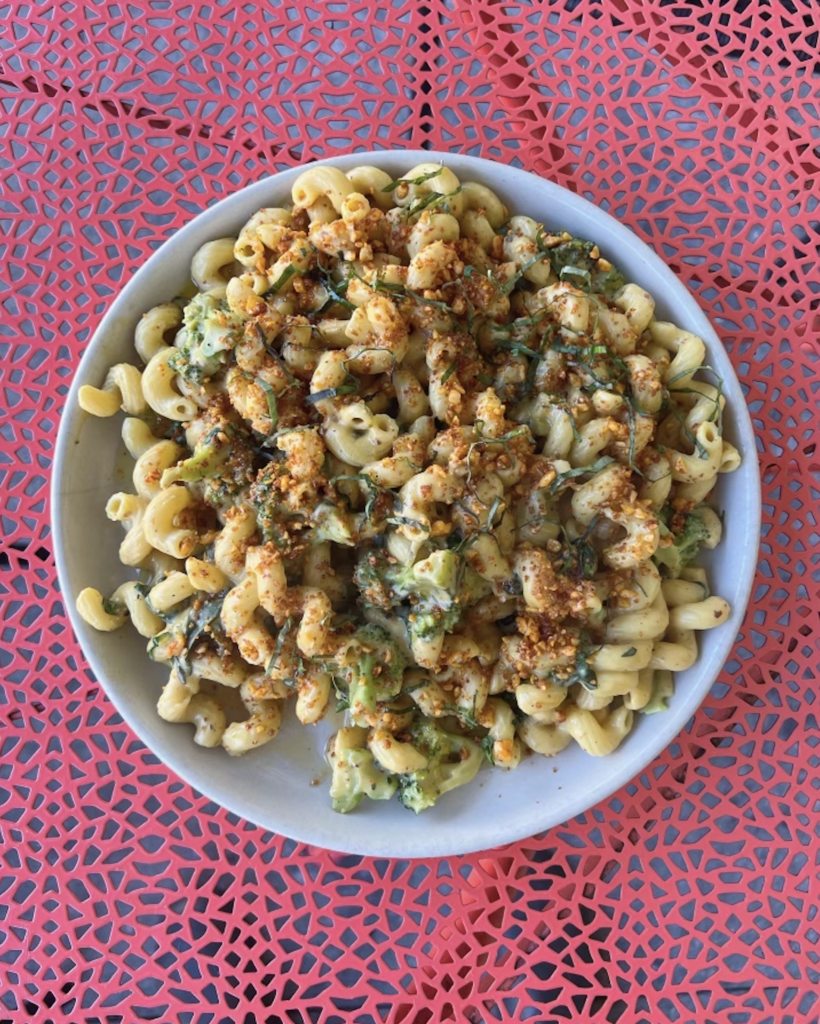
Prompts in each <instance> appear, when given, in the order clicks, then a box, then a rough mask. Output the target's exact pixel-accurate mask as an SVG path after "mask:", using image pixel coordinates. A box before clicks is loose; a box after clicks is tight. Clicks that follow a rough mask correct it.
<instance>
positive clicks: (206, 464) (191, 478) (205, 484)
mask: <svg viewBox="0 0 820 1024" xmlns="http://www.w3.org/2000/svg"><path fill="white" fill-rule="evenodd" d="M253 478H254V474H253V448H252V447H251V445H250V444H249V442H248V440H247V439H246V438H245V437H244V436H243V434H242V433H241V431H239V430H238V429H237V428H236V427H235V425H234V424H233V423H230V422H229V421H227V420H225V421H220V422H218V423H217V424H216V425H215V426H213V427H211V429H210V430H208V432H207V433H206V434H205V435H204V436H203V437H202V438H201V439H200V440H199V441H198V442H197V444H196V447H195V448H194V453H193V455H191V457H190V458H188V459H185V461H184V462H180V463H179V465H177V466H174V467H173V468H172V469H170V470H168V471H166V474H164V475H163V483H164V484H167V482H170V481H171V480H184V481H185V482H186V483H193V482H201V483H202V498H203V500H204V501H205V502H206V503H207V504H208V505H210V506H211V507H212V508H222V507H223V506H225V505H228V504H235V502H236V498H237V497H238V496H239V495H240V494H241V493H242V492H243V491H245V490H247V488H248V486H249V485H250V484H251V483H252V482H253Z"/></svg>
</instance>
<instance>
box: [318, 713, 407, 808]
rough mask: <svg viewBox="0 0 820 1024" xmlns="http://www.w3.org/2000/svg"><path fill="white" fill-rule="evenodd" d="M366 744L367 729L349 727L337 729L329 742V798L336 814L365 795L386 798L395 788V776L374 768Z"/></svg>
mask: <svg viewBox="0 0 820 1024" xmlns="http://www.w3.org/2000/svg"><path fill="white" fill-rule="evenodd" d="M366 744H367V730H366V729H360V728H357V727H352V728H348V729H339V731H338V732H337V733H336V734H335V736H333V738H332V739H331V741H330V744H329V745H328V750H327V760H328V763H329V764H330V767H331V770H332V772H333V778H332V781H331V784H330V799H331V800H332V801H333V810H334V811H337V812H338V813H339V814H347V813H349V812H350V811H352V810H354V809H355V808H356V807H357V806H358V805H359V804H360V803H361V802H362V800H363V799H364V798H365V797H366V796H367V797H369V798H370V799H371V800H389V799H390V797H392V796H393V794H394V793H395V792H396V787H397V782H396V779H395V777H394V776H392V775H385V774H384V772H382V771H380V769H379V768H377V766H376V762H375V760H374V758H373V755H372V754H371V753H370V751H369V750H368V749H367V745H366Z"/></svg>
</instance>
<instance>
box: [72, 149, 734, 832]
mask: <svg viewBox="0 0 820 1024" xmlns="http://www.w3.org/2000/svg"><path fill="white" fill-rule="evenodd" d="M610 255H614V254H611V253H609V254H606V256H605V255H604V254H602V253H601V252H599V250H598V247H597V246H596V245H595V244H594V243H593V242H589V241H585V240H583V239H580V238H576V237H573V236H572V235H570V234H569V233H568V232H566V231H562V230H559V229H556V228H555V227H552V226H549V227H548V226H545V225H543V224H540V223H537V222H536V221H535V220H533V219H532V218H530V217H528V216H526V215H525V214H516V215H514V216H511V215H510V211H509V210H508V209H507V207H506V206H505V204H504V202H503V201H502V199H501V198H500V197H499V196H497V195H495V193H494V192H492V191H491V190H490V189H488V188H487V187H486V186H484V185H482V184H481V183H479V182H461V181H459V180H458V179H457V178H456V176H455V175H454V174H453V172H452V171H450V170H448V169H447V168H446V167H443V166H441V165H438V164H432V163H430V164H421V165H419V166H417V167H413V168H411V169H410V170H408V172H407V173H406V174H405V175H404V176H403V177H402V178H400V179H398V180H395V181H391V180H390V177H389V175H387V174H386V173H385V172H383V171H381V170H380V169H378V168H376V167H369V166H366V167H365V166H363V167H357V168H355V169H354V170H352V171H350V172H349V173H347V174H345V173H343V172H342V171H340V170H338V169H336V168H334V167H331V166H321V167H313V168H308V169H307V170H305V171H304V173H302V174H301V175H300V176H299V177H298V179H297V180H296V183H295V184H294V186H293V190H292V195H291V201H290V202H289V203H287V204H285V205H283V206H280V207H271V208H267V209H263V210H260V211H259V212H258V213H256V214H255V215H254V216H253V217H251V219H250V220H249V221H248V222H247V223H246V224H245V225H244V227H243V228H242V229H241V230H240V232H239V233H238V236H237V237H226V238H219V239H215V240H213V241H210V242H208V243H207V244H206V245H203V246H202V247H201V248H200V249H199V250H198V251H197V252H196V253H195V254H194V256H193V259H192V262H191V279H192V282H193V285H194V288H195V292H191V293H189V295H188V296H187V297H181V298H177V299H175V300H173V301H171V302H162V303H160V304H158V305H157V306H156V307H154V308H153V309H151V310H149V311H148V312H147V313H146V314H145V316H144V317H143V318H142V320H141V322H140V323H139V325H138V327H137V330H136V336H135V349H136V355H137V357H138V360H139V361H140V363H141V369H140V368H139V367H138V366H137V365H131V364H125V363H120V364H117V365H116V366H113V367H112V368H111V370H110V371H109V373H108V375H107V376H106V378H105V380H104V381H103V382H102V387H101V388H94V387H83V388H81V389H80V392H79V401H80V404H81V406H82V407H83V409H84V410H86V412H88V413H89V414H90V415H93V416H113V415H115V414H116V413H117V412H118V411H120V410H122V411H124V412H125V414H126V416H125V419H124V420H123V423H122V438H123V441H124V443H125V445H126V448H127V449H128V451H129V453H130V454H131V455H132V456H133V458H134V460H135V461H134V469H133V487H132V488H131V490H130V491H124V492H121V493H117V494H115V495H114V496H113V497H112V498H111V499H110V501H109V502H108V504H107V506H106V513H107V515H108V517H109V519H112V520H114V521H116V522H119V523H120V524H121V525H122V526H123V527H124V530H125V533H124V537H123V540H122V544H121V547H120V558H121V560H122V562H123V563H124V564H125V565H127V566H131V567H134V569H135V570H136V571H137V572H138V573H139V578H138V579H131V580H129V581H127V582H124V583H123V584H122V585H121V586H119V587H118V588H117V589H116V590H115V591H114V592H113V593H112V594H110V595H103V594H101V593H100V592H99V591H98V590H95V589H93V588H88V589H86V590H84V591H83V592H82V593H81V594H80V595H79V596H78V598H77V607H78V609H79V611H80V614H81V615H82V616H83V618H84V619H85V620H86V621H87V622H89V623H90V624H91V625H92V626H94V627H95V628H96V629H100V630H113V629H118V628H120V627H121V626H123V625H124V623H125V622H126V620H128V619H130V620H131V623H132V625H133V626H134V627H135V628H136V629H137V630H138V632H139V633H140V634H141V635H142V636H144V637H145V638H146V639H147V647H148V655H149V656H150V657H151V658H152V659H153V660H154V661H156V662H159V663H161V664H163V665H165V666H166V667H167V672H168V676H167V683H166V684H165V686H164V688H163V689H162V691H161V693H159V694H158V704H157V708H158V712H159V714H160V715H161V716H162V717H163V718H164V719H166V720H167V721H169V722H184V723H190V724H192V725H193V726H194V729H195V732H194V741H195V742H196V743H198V744H201V745H202V746H205V747H221V748H223V749H224V750H225V751H227V753H228V754H231V755H239V754H244V753H247V752H249V751H251V750H253V749H255V748H257V747H260V746H262V745H264V744H266V743H268V742H269V741H270V740H273V739H274V738H275V737H276V735H277V733H278V731H279V729H280V726H281V724H282V721H283V716H285V715H288V714H293V713H295V715H296V717H297V718H298V720H299V721H300V722H302V723H304V724H314V723H316V722H318V721H319V720H320V719H322V718H323V717H324V716H325V715H327V714H328V713H329V712H330V713H334V714H335V713H340V712H341V711H343V712H344V715H345V721H344V724H342V725H341V727H340V728H339V729H338V731H337V732H336V733H335V734H334V736H333V738H332V740H331V742H330V744H329V746H328V752H327V756H328V761H329V764H330V767H331V769H332V783H331V798H332V802H333V807H334V808H335V809H336V810H338V811H341V812H347V811H350V810H352V809H353V808H355V807H356V806H357V804H359V803H360V802H361V801H362V800H363V799H364V798H365V797H367V798H369V799H372V800H384V799H388V798H390V797H392V796H393V795H394V794H398V798H399V799H400V800H401V802H402V803H403V804H404V805H405V806H406V807H409V808H411V809H412V810H414V811H416V812H419V811H421V810H424V809H425V808H427V807H430V806H431V805H433V804H434V803H435V802H436V800H437V799H438V798H439V797H440V796H442V795H443V794H444V793H446V792H447V791H449V790H451V789H454V788H455V787H457V786H461V785H463V784H465V783H467V782H469V781H470V780H471V779H473V778H474V776H475V775H476V773H477V772H478V770H479V768H480V766H481V765H482V763H483V762H489V763H490V764H492V765H495V766H497V767H498V768H500V769H505V770H509V769H513V768H515V767H516V766H517V765H518V764H519V762H520V760H521V758H522V756H523V755H524V754H525V753H527V752H530V751H531V752H534V753H536V754H542V755H546V756H553V755H555V754H558V753H559V752H560V751H561V750H562V749H564V748H565V747H567V746H568V745H569V744H571V743H577V744H579V745H580V746H581V747H582V748H583V749H584V750H585V751H586V752H587V753H588V754H590V755H593V756H603V755H606V754H609V753H611V752H612V751H613V750H615V749H616V748H617V747H618V745H619V744H620V743H621V742H622V741H623V740H624V738H625V737H626V736H627V735H628V734H629V732H630V730H631V729H632V727H633V724H634V721H635V716H636V715H638V714H648V713H650V712H653V711H658V710H660V709H662V708H663V707H665V706H666V702H667V701H668V700H669V698H670V697H671V695H672V692H673V682H672V680H673V673H675V672H677V671H680V670H685V669H687V668H689V667H690V666H691V665H692V664H693V663H694V662H695V660H696V658H697V654H698V647H697V638H696V634H697V631H698V630H703V629H711V628H712V627H715V626H719V625H720V624H721V623H723V622H725V621H726V619H727V617H728V615H729V606H728V605H727V603H726V602H725V601H724V600H722V599H721V598H720V597H717V596H714V595H712V594H711V593H710V590H709V584H708V581H707V577H706V573H705V571H704V569H703V568H702V567H700V566H699V565H697V557H698V553H699V550H700V549H701V548H714V547H715V546H716V545H717V544H718V543H719V542H720V539H721V531H722V522H721V518H720V516H719V515H718V514H717V512H716V511H715V510H714V508H713V507H712V506H711V505H710V504H709V499H710V495H711V493H712V490H713V487H714V485H715V483H716V482H717V480H718V478H719V475H720V474H721V473H727V472H731V471H732V470H734V469H736V468H737V467H738V465H739V462H740V456H739V454H738V452H737V451H736V449H735V448H734V447H733V446H732V445H731V444H730V443H729V442H728V441H726V440H725V439H724V436H723V414H724V405H725V399H724V396H723V394H722V389H721V382H720V380H719V379H717V378H716V377H715V375H714V373H712V371H710V370H709V368H708V366H706V365H705V359H706V351H705V346H704V343H703V341H702V340H701V339H700V338H698V337H696V336H695V335H694V334H691V333H690V332H689V331H686V330H684V329H683V328H681V327H679V326H677V325H675V324H671V323H666V322H663V321H659V320H657V319H656V318H655V302H654V300H653V298H652V296H651V295H649V294H648V293H647V292H646V291H644V290H643V289H642V288H641V287H640V285H639V284H637V283H634V282H630V281H627V280H625V278H624V277H623V275H622V274H621V273H620V272H619V270H618V268H617V266H616V265H614V264H613V263H612V262H610V260H609V259H608V258H607V257H608V256H610ZM135 362H136V361H135ZM231 690H233V691H234V695H233V697H230V694H229V691H231ZM229 698H230V699H229ZM289 703H291V704H292V705H293V709H294V710H293V711H289V709H288V706H287V705H288V704H289Z"/></svg>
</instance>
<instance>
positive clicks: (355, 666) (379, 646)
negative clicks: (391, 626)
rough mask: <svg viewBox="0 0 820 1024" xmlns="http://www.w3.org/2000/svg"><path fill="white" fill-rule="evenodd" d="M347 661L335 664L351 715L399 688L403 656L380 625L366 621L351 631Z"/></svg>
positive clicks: (404, 663)
mask: <svg viewBox="0 0 820 1024" xmlns="http://www.w3.org/2000/svg"><path fill="white" fill-rule="evenodd" d="M352 641H353V642H352V643H351V645H350V646H349V648H348V650H349V651H350V658H351V660H350V662H349V664H342V665H339V666H338V667H337V670H336V673H335V674H336V676H337V678H340V679H341V680H342V681H343V682H344V683H346V684H347V692H348V703H349V707H350V711H351V713H352V715H353V716H354V718H355V717H357V716H359V715H362V714H367V713H369V712H372V711H375V710H376V705H377V704H378V703H379V702H380V701H386V700H391V699H392V698H393V697H395V696H396V695H397V694H398V693H399V691H400V690H401V683H402V677H403V675H404V670H405V669H406V668H407V657H406V655H405V654H404V651H403V650H402V649H401V646H400V644H399V643H398V642H397V641H396V640H395V639H394V638H393V637H392V636H391V635H390V634H389V633H388V632H387V630H386V629H384V628H382V627H381V626H377V625H376V624H375V623H372V622H369V623H367V625H365V626H361V627H360V628H359V629H357V630H356V632H355V633H354V634H353V637H352Z"/></svg>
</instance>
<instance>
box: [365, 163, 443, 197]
mask: <svg viewBox="0 0 820 1024" xmlns="http://www.w3.org/2000/svg"><path fill="white" fill-rule="evenodd" d="M443 171H444V167H437V168H436V170H434V171H428V173H427V174H422V175H421V176H420V177H418V178H396V179H395V181H391V182H389V183H388V184H387V185H385V186H384V188H383V189H380V191H381V192H393V191H394V190H395V189H397V188H398V187H399V185H422V184H423V183H424V182H425V181H429V180H430V179H431V178H437V177H438V176H439V175H440V174H441V173H442V172H443Z"/></svg>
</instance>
